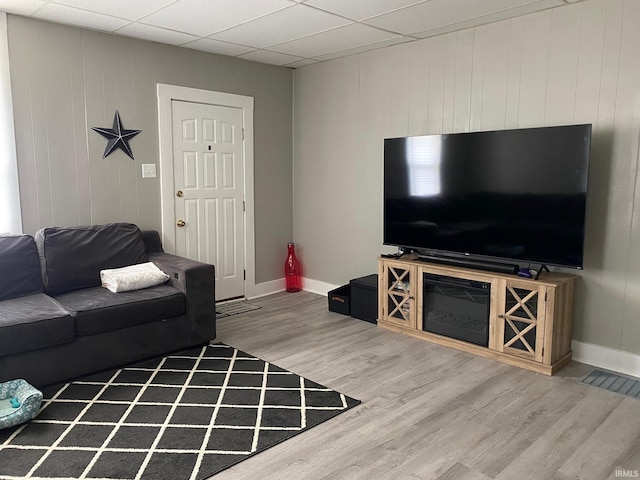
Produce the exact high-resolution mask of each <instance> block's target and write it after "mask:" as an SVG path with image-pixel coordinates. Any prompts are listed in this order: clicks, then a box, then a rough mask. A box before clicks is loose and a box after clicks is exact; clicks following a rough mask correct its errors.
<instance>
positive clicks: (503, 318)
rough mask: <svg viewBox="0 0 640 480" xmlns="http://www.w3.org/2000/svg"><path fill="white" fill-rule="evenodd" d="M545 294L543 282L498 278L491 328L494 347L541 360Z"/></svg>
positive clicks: (542, 357)
mask: <svg viewBox="0 0 640 480" xmlns="http://www.w3.org/2000/svg"><path fill="white" fill-rule="evenodd" d="M547 296H548V287H547V286H545V285H540V284H538V285H536V284H535V283H533V282H531V281H518V280H515V279H514V280H512V279H508V280H507V279H501V280H499V282H498V302H497V312H496V313H497V318H496V323H495V327H496V328H495V330H494V335H495V336H494V342H495V343H494V345H495V348H496V350H497V351H499V352H503V353H507V354H510V355H514V356H518V357H522V358H527V359H529V360H534V361H536V362H543V359H544V345H545V316H546V311H547V308H546V302H547Z"/></svg>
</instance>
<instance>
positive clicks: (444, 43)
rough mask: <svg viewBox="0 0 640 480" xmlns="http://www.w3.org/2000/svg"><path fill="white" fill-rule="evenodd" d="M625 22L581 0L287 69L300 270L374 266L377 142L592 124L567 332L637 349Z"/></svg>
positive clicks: (629, 55)
mask: <svg viewBox="0 0 640 480" xmlns="http://www.w3.org/2000/svg"><path fill="white" fill-rule="evenodd" d="M638 25H640V1H638V0H585V1H583V2H579V3H576V4H572V5H567V6H563V7H558V8H554V9H550V10H546V11H543V12H540V13H536V14H532V15H527V16H523V17H518V18H514V19H512V20H507V21H503V22H499V23H494V24H490V25H486V26H482V27H477V28H473V29H468V30H464V31H460V32H456V33H451V34H446V35H441V36H437V37H433V38H429V39H425V40H422V41H418V42H413V43H410V44H403V45H398V46H393V47H388V48H385V49H381V50H377V51H373V52H368V53H363V54H359V55H354V56H350V57H346V58H343V59H338V60H334V61H330V62H325V63H321V64H313V65H309V66H306V67H302V68H299V69H296V71H295V88H294V91H295V94H294V103H295V113H294V118H295V134H294V139H295V140H294V145H295V147H294V158H295V162H294V187H295V188H294V206H295V208H294V239H295V241H296V243H297V244H299V245H300V250H301V253H302V254H301V256H302V261H303V264H304V267H305V272H306V274H305V276H307V277H309V278H311V279H315V280H317V281H320V282H326V283H328V284H333V285H340V284H342V283H345V282H346V281H348V280H349V279H351V278H355V277H358V276H362V275H367V274H370V273H374V272H375V271H376V258H377V256H378V255H379V254H380V253H381V252H383V251H384V249H383V246H382V147H383V139H384V138H387V137H396V136H407V135H425V134H436V133H442V132H466V131H472V130H491V129H504V128H517V127H529V126H543V125H559V124H572V123H592V124H593V127H594V130H593V143H592V147H593V148H592V169H591V176H590V185H589V187H590V192H589V199H588V207H587V208H588V218H587V222H588V224H587V238H586V263H585V269H584V271H583V272H576V271H573V272H574V273H577V274H578V275H581V277H582V278H581V279H580V281H579V282H578V291H577V297H576V303H575V304H576V317H575V327H574V333H573V338H574V339H576V340H579V341H582V342H585V343H590V344H595V345H599V346H603V347H608V348H611V349H615V350H622V351H626V352H631V353H634V354H640V228H639V226H640V223H639V215H640V195H638V189H639V185H640V172H639V171H638V137H639V135H640V81H639V79H640V61H639V60H638V52H640V29H639V28H638ZM390 250H393V249H390Z"/></svg>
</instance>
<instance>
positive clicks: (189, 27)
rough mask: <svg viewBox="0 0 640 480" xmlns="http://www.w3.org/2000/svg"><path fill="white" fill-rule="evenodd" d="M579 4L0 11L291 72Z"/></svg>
mask: <svg viewBox="0 0 640 480" xmlns="http://www.w3.org/2000/svg"><path fill="white" fill-rule="evenodd" d="M580 1H582V0H135V1H132V0H108V1H104V0H0V11H4V12H7V13H11V14H16V15H24V16H30V17H34V18H38V19H41V20H46V21H50V22H55V23H61V24H65V25H72V26H76V27H82V28H89V29H92V30H98V31H103V32H108V33H114V34H118V35H124V36H129V37H134V38H140V39H144V40H149V41H154V42H159V43H166V44H170V45H177V46H181V47H185V48H191V49H196V50H201V51H205V52H211V53H217V54H221V55H228V56H234V57H239V58H243V59H246V60H251V61H256V62H261V63H267V64H272V65H279V66H288V67H290V68H297V67H300V66H304V65H309V64H312V63H316V62H320V61H326V60H331V59H334V58H339V57H341V56H346V55H353V54H356V53H361V52H366V51H368V50H374V49H378V48H384V47H387V46H389V45H394V44H398V43H403V42H410V41H414V40H416V39H419V38H425V37H429V36H433V35H439V34H443V33H448V32H452V31H456V30H461V29H464V28H470V27H474V26H477V25H483V24H487V23H491V22H496V21H500V20H505V19H508V18H512V17H515V16H519V15H524V14H527V13H533V12H536V11H540V10H545V9H548V8H554V7H561V6H567V5H572V4H575V3H577V2H580Z"/></svg>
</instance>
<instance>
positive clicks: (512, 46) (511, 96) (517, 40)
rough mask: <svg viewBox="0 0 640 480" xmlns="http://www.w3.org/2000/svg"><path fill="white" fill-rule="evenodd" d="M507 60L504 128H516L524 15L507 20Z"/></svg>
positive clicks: (518, 111) (518, 114)
mask: <svg viewBox="0 0 640 480" xmlns="http://www.w3.org/2000/svg"><path fill="white" fill-rule="evenodd" d="M507 41H508V45H509V60H508V67H507V92H506V95H507V99H506V104H505V112H504V126H505V128H516V127H517V126H518V118H519V117H520V79H521V78H522V48H523V42H524V17H520V18H514V19H512V20H510V21H509V39H508V40H507Z"/></svg>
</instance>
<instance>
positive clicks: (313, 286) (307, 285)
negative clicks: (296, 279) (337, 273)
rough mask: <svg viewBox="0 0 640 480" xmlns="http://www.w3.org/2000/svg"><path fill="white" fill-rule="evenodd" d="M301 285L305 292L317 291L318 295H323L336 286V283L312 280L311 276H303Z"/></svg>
mask: <svg viewBox="0 0 640 480" xmlns="http://www.w3.org/2000/svg"><path fill="white" fill-rule="evenodd" d="M302 287H303V288H302V289H303V290H304V291H305V292H311V293H317V294H318V295H324V296H327V293H329V291H330V290H333V289H334V288H338V286H337V285H332V284H330V283H325V282H321V281H319V280H313V279H311V278H304V279H303V280H302Z"/></svg>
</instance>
